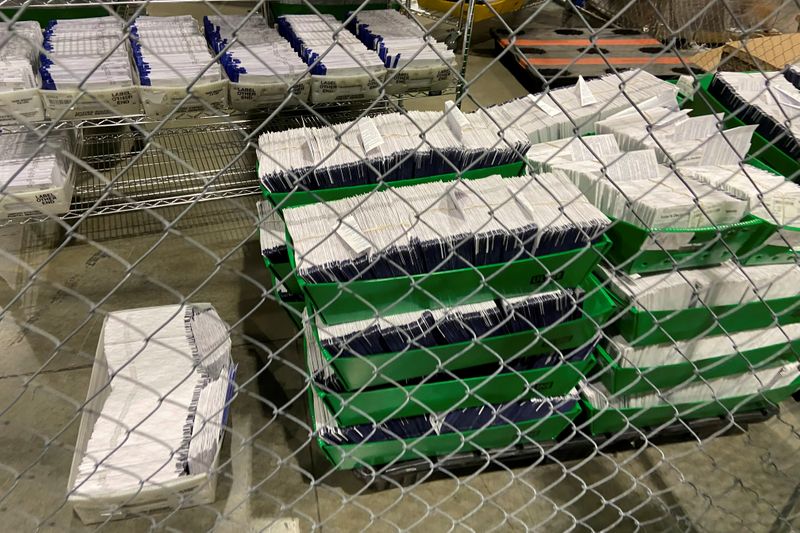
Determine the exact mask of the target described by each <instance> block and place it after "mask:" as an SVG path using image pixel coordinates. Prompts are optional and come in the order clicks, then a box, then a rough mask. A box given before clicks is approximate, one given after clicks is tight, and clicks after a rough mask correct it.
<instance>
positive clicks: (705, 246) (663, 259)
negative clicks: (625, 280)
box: [608, 217, 764, 274]
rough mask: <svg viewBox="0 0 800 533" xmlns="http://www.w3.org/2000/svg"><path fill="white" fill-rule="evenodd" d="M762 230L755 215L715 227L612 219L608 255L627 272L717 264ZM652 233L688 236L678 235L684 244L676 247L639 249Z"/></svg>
mask: <svg viewBox="0 0 800 533" xmlns="http://www.w3.org/2000/svg"><path fill="white" fill-rule="evenodd" d="M763 231H764V224H763V221H762V220H761V219H757V218H755V217H748V218H747V219H745V220H743V221H741V222H738V223H736V224H726V225H721V226H716V227H705V228H691V229H682V228H664V229H649V230H646V229H643V228H640V227H638V226H635V225H633V224H630V223H628V222H625V221H622V220H615V221H614V223H613V224H612V226H611V228H610V229H609V231H608V236H609V237H610V238H611V242H612V244H611V249H610V250H609V251H608V258H609V259H610V260H611V262H612V263H614V265H615V266H616V268H617V269H618V270H620V271H622V272H625V273H627V274H646V273H653V272H663V271H665V270H672V269H673V268H676V267H677V268H693V267H702V266H712V265H718V264H720V263H723V262H725V261H727V260H728V259H731V258H732V257H733V256H734V254H736V255H737V256H738V255H740V254H741V253H742V251H743V250H744V249H745V247H746V246H748V245H750V243H752V242H753V240H754V239H756V240H757V239H758V238H759V236H760V235H761V234H762V232H763ZM656 234H661V235H663V236H664V237H665V239H664V240H668V239H669V238H671V237H679V236H681V235H687V234H691V237H690V238H688V239H683V238H682V239H681V241H682V242H683V241H684V240H686V241H688V244H687V245H685V246H683V247H681V248H679V249H674V250H670V249H667V250H666V251H664V250H661V249H658V248H657V249H654V250H643V249H642V247H643V246H644V245H645V244H647V243H648V242H652V240H653V239H654V238H657V237H656V236H655V235H656ZM665 248H667V247H666V246H665Z"/></svg>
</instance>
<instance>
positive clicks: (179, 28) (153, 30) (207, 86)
mask: <svg viewBox="0 0 800 533" xmlns="http://www.w3.org/2000/svg"><path fill="white" fill-rule="evenodd" d="M131 46H132V50H133V58H134V61H135V63H136V69H137V72H138V75H139V83H140V84H141V86H142V89H141V91H142V102H143V104H144V108H145V113H146V114H147V115H150V116H162V115H164V114H167V113H169V112H171V111H173V110H174V109H175V108H176V107H178V106H179V105H180V104H181V103H182V101H183V99H184V98H185V97H186V94H187V91H191V95H192V96H191V97H190V98H189V101H188V102H185V103H183V105H182V106H181V110H182V111H184V112H213V111H214V110H217V109H221V108H222V107H224V106H225V103H226V101H227V91H226V87H225V83H224V82H223V80H222V76H221V72H220V66H219V64H218V63H216V62H215V61H214V58H213V56H212V55H211V53H210V52H209V50H208V46H207V44H206V40H205V39H204V38H203V36H202V35H200V29H199V26H198V24H197V21H196V20H195V19H194V18H193V17H191V16H189V15H183V16H175V17H139V18H137V19H136V20H135V21H134V24H132V25H131Z"/></svg>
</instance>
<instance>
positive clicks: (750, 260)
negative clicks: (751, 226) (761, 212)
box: [737, 215, 800, 265]
mask: <svg viewBox="0 0 800 533" xmlns="http://www.w3.org/2000/svg"><path fill="white" fill-rule="evenodd" d="M751 218H752V219H755V220H758V221H759V228H758V231H757V232H756V233H755V234H754V235H753V236H752V237H751V239H750V241H749V242H748V243H747V244H746V245H745V246H744V247H743V248H742V249H741V250H740V251H739V253H738V254H737V256H738V258H739V261H740V262H741V263H742V264H744V265H767V264H775V263H795V262H797V249H800V227H797V226H778V225H777V224H775V223H774V222H771V221H769V220H765V219H763V218H760V217H757V216H755V215H751Z"/></svg>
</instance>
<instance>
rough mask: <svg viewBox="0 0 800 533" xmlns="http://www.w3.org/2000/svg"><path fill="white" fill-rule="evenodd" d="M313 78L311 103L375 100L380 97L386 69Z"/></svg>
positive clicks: (354, 71) (338, 72)
mask: <svg viewBox="0 0 800 533" xmlns="http://www.w3.org/2000/svg"><path fill="white" fill-rule="evenodd" d="M341 70H342V69H340V70H339V71H337V73H336V74H326V75H324V76H322V75H313V76H311V102H313V103H315V104H330V103H333V102H342V101H345V102H346V101H355V100H373V99H376V98H378V96H379V95H380V90H379V88H380V86H381V84H382V83H383V81H384V79H385V78H386V69H384V68H383V67H381V68H379V69H370V71H371V72H370V73H367V72H365V71H364V70H361V71H359V70H358V69H352V70H353V72H352V73H340V72H341Z"/></svg>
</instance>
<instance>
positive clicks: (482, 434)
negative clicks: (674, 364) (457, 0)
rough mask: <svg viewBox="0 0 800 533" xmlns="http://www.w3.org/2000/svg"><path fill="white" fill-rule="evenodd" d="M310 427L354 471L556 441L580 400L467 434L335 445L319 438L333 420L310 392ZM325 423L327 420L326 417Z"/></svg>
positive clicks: (334, 459)
mask: <svg viewBox="0 0 800 533" xmlns="http://www.w3.org/2000/svg"><path fill="white" fill-rule="evenodd" d="M309 403H310V411H311V425H312V427H313V428H314V429H315V434H316V436H317V442H318V444H319V446H320V448H321V449H322V451H323V453H324V454H325V455H326V457H327V458H328V460H330V462H331V463H332V464H333V465H334V466H335V467H336V468H337V469H340V470H351V469H353V468H359V467H363V466H366V465H372V466H379V465H386V464H389V463H396V462H400V461H407V460H410V459H421V458H424V457H437V456H442V455H449V454H452V453H459V452H469V451H480V450H491V449H493V448H508V447H512V446H514V445H516V444H522V443H530V442H532V441H533V442H547V441H552V440H555V439H556V438H557V437H558V436H559V435H560V434H561V433H562V432H563V431H564V430H565V429H566V428H567V427H568V426H569V425H570V424H571V423H572V421H573V420H574V419H575V417H577V416H578V414H580V412H581V407H580V404H579V402H578V401H574V403H573V402H572V401H570V402H568V403H565V404H563V405H562V406H561V407H560V408H559V409H557V410H556V409H554V410H552V411H551V412H550V413H549V415H547V416H544V417H542V418H533V419H530V420H523V421H515V422H513V423H507V424H497V425H490V426H485V427H481V428H478V429H473V430H466V431H450V432H440V433H438V434H437V433H434V432H430V433H428V434H426V435H423V436H419V437H411V438H400V437H399V436H398V438H396V439H390V440H382V441H372V442H370V441H364V442H359V443H356V444H334V443H331V442H328V441H326V440H325V439H324V438H323V437H322V436H320V429H321V428H320V426H321V423H320V422H318V420H319V419H320V418H322V416H320V415H318V413H321V412H322V410H323V409H324V410H325V415H323V416H325V417H326V418H329V417H330V413H328V412H327V407H325V405H324V404H323V403H322V402H321V401H320V400H319V398H318V397H317V396H316V395H315V394H314V391H313V390H311V389H309ZM323 420H324V418H323Z"/></svg>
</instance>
